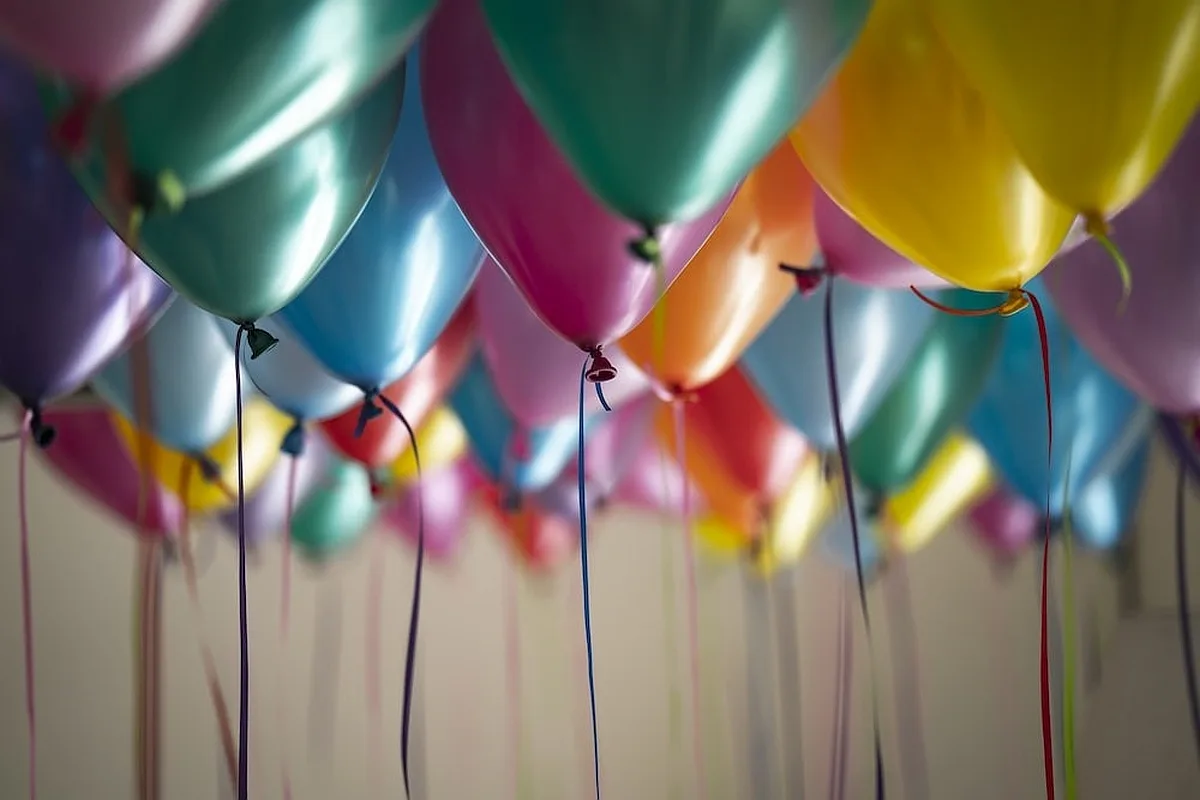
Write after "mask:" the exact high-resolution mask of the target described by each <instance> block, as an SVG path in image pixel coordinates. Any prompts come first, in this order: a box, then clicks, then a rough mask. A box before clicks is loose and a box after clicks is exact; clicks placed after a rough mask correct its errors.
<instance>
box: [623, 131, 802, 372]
mask: <svg viewBox="0 0 1200 800" xmlns="http://www.w3.org/2000/svg"><path fill="white" fill-rule="evenodd" d="M812 207H813V182H812V178H810V177H809V175H808V172H807V171H806V170H805V169H804V166H803V165H802V164H801V163H800V159H799V158H798V157H797V156H796V153H795V151H794V150H793V148H792V147H791V145H789V144H788V143H787V142H786V141H785V142H783V143H781V144H780V145H779V146H778V147H776V148H775V150H774V151H772V153H771V154H770V155H769V156H768V157H767V158H766V160H765V161H763V162H762V164H760V165H759V166H758V167H757V168H756V169H755V170H754V171H753V172H751V173H750V176H749V177H748V178H747V179H746V182H745V183H744V184H742V187H741V189H739V190H738V193H737V196H736V197H735V198H734V199H733V202H732V203H731V204H730V206H729V210H728V211H727V212H726V213H725V217H724V218H723V219H722V220H721V222H720V224H719V225H717V228H716V230H715V231H713V234H712V236H710V237H709V239H708V241H707V242H706V243H705V245H704V247H702V248H701V249H700V252H699V253H697V254H696V255H695V256H694V257H693V258H692V260H691V261H690V262H689V263H688V265H687V268H686V269H684V271H683V272H682V273H681V274H680V275H679V277H678V278H676V280H675V282H674V283H672V284H671V286H670V288H669V289H667V291H666V293H665V294H664V295H663V296H662V297H661V298H660V299H659V301H658V304H657V305H656V306H655V308H654V311H652V312H651V313H650V315H649V316H647V317H646V319H644V320H642V322H640V323H639V324H638V326H637V327H636V328H634V329H633V330H632V331H630V332H629V333H628V334H626V335H625V337H624V338H623V339H621V341H620V346H621V349H622V350H624V351H625V353H626V354H627V355H628V356H629V357H630V358H631V359H633V361H634V362H635V363H636V364H637V365H638V366H639V367H641V368H642V369H643V370H644V371H645V372H647V373H648V374H650V375H652V376H653V377H654V378H655V379H657V380H658V382H659V383H660V384H661V385H663V386H664V387H666V388H667V389H668V390H670V391H672V392H681V391H689V390H691V389H695V388H697V387H699V386H703V385H704V384H706V383H708V382H709V381H711V380H713V379H714V378H716V377H717V376H718V375H720V374H721V373H722V372H724V371H725V370H727V369H728V368H729V367H730V365H732V364H733V363H734V362H735V361H736V360H737V359H738V357H739V356H740V355H741V354H742V351H743V350H745V349H746V347H747V346H748V345H749V344H750V342H752V341H753V340H754V337H755V336H757V335H758V333H759V331H761V330H762V329H763V327H764V326H766V324H767V323H768V322H770V321H771V318H772V317H774V316H775V314H776V313H777V312H778V311H779V309H780V308H782V307H783V304H784V303H786V302H787V299H788V297H789V296H790V295H791V293H792V292H793V291H794V290H795V285H794V283H793V281H792V278H791V277H790V276H789V275H787V274H786V273H784V272H782V271H780V269H779V265H780V263H781V262H782V263H788V264H794V265H798V266H804V265H807V264H808V262H809V260H810V259H811V258H812V256H813V253H814V252H815V251H816V234H815V232H814V228H813V219H812Z"/></svg>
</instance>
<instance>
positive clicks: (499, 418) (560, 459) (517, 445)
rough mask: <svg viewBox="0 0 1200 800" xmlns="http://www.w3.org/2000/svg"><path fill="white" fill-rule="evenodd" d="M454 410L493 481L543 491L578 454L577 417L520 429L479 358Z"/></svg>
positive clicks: (457, 391)
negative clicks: (520, 438)
mask: <svg viewBox="0 0 1200 800" xmlns="http://www.w3.org/2000/svg"><path fill="white" fill-rule="evenodd" d="M450 407H451V409H453V411H454V413H455V414H456V415H458V418H459V419H460V420H461V421H462V424H463V428H464V429H466V432H467V439H468V440H469V441H470V443H471V451H472V452H473V453H474V454H475V458H476V460H477V462H478V463H479V465H480V466H481V467H482V468H483V469H484V471H485V472H486V473H487V474H488V476H489V477H490V478H491V479H492V480H494V481H496V482H497V483H500V484H502V485H504V486H507V487H510V488H512V489H516V490H519V491H522V492H533V491H537V490H539V489H543V488H545V487H546V486H548V485H549V484H550V483H552V482H553V481H554V479H555V478H557V477H558V475H559V473H561V472H562V470H563V467H565V466H566V465H567V463H568V462H569V461H570V460H571V459H572V458H574V457H575V455H576V454H577V453H578V449H579V420H578V419H577V418H576V417H566V418H564V419H562V420H561V421H559V422H555V423H554V424H552V425H547V426H545V427H540V428H533V429H530V430H526V431H519V430H518V427H517V424H516V422H515V420H514V419H513V417H512V415H511V414H510V413H509V412H508V410H507V409H506V408H505V407H504V405H503V404H502V403H501V401H500V395H499V393H497V391H496V386H495V384H493V383H492V377H491V375H489V374H488V371H487V367H486V366H485V365H484V362H483V357H482V356H481V355H479V354H476V356H475V357H474V358H473V359H472V360H471V363H470V364H469V365H468V366H467V369H466V371H465V372H464V373H463V375H462V377H461V378H459V381H458V384H457V385H456V386H455V387H454V391H453V392H451V393H450ZM592 421H593V418H592V417H588V418H585V420H584V428H585V430H584V434H585V435H586V434H587V433H588V429H590V428H591V427H592ZM518 435H522V436H523V438H524V441H523V442H521V441H519V440H518V439H517V438H516V437H517V436H518Z"/></svg>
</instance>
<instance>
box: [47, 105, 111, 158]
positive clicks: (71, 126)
mask: <svg viewBox="0 0 1200 800" xmlns="http://www.w3.org/2000/svg"><path fill="white" fill-rule="evenodd" d="M102 100H103V98H102V97H101V95H100V93H99V92H96V91H94V90H91V89H85V90H84V91H82V92H80V93H79V94H78V95H77V96H76V97H75V99H74V101H73V102H72V103H71V105H70V107H69V108H67V110H66V113H64V114H63V115H62V116H61V117H59V118H58V121H57V122H55V123H54V128H53V130H52V131H51V136H52V137H53V140H54V143H55V145H57V146H58V148H59V149H60V150H62V151H63V153H64V154H65V155H66V156H67V158H69V159H74V158H78V157H79V156H81V155H83V154H84V152H86V150H87V140H88V133H89V132H90V131H91V128H92V122H93V120H94V119H95V116H96V111H97V110H98V109H99V108H100V104H101V102H102Z"/></svg>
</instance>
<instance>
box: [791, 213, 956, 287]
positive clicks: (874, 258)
mask: <svg viewBox="0 0 1200 800" xmlns="http://www.w3.org/2000/svg"><path fill="white" fill-rule="evenodd" d="M813 218H814V222H815V224H816V228H817V242H818V244H819V246H820V249H821V254H822V255H823V256H824V258H825V266H826V268H827V269H828V270H829V271H830V272H831V273H833V274H834V275H840V276H842V277H844V278H846V279H847V280H851V281H854V282H855V283H863V284H866V285H868V286H882V287H885V288H904V287H908V286H916V287H917V288H921V289H932V288H938V287H944V286H946V282H945V281H943V280H942V279H941V278H939V277H937V276H936V275H934V274H933V273H932V272H930V271H928V270H927V269H925V268H923V267H919V266H917V265H916V264H914V263H912V262H911V261H909V260H908V259H906V258H905V257H904V256H902V255H900V254H899V253H897V252H896V251H895V250H893V249H892V248H890V247H888V246H887V245H886V244H884V243H883V242H881V241H879V240H878V239H876V238H875V237H874V236H872V235H871V234H870V233H867V231H866V229H865V228H863V227H862V226H861V225H859V224H858V223H857V222H856V221H855V220H854V218H853V217H851V216H850V215H849V214H847V213H846V212H845V211H843V210H842V209H841V207H840V206H839V205H838V204H837V203H835V202H833V200H831V199H830V198H829V195H827V194H825V192H823V191H821V190H820V189H818V190H817V193H816V197H815V198H814V202H813Z"/></svg>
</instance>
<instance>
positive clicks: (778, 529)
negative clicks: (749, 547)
mask: <svg viewBox="0 0 1200 800" xmlns="http://www.w3.org/2000/svg"><path fill="white" fill-rule="evenodd" d="M834 509H835V496H834V492H833V490H832V487H831V486H830V482H829V481H828V480H826V478H825V470H824V466H823V464H822V461H821V458H820V457H819V456H818V455H817V454H816V453H810V454H809V455H808V457H807V458H806V459H805V460H804V463H803V464H802V465H801V467H800V469H799V470H798V471H797V472H796V475H795V477H794V478H793V479H792V483H791V486H789V487H788V489H787V490H785V491H784V493H783V494H782V496H781V498H780V499H779V500H778V501H777V502H776V503H775V505H774V508H773V509H772V512H771V516H770V519H769V521H768V522H767V526H766V530H765V531H764V535H763V538H762V541H761V542H759V543H758V547H756V548H755V551H754V565H755V566H756V567H757V568H758V570H759V571H760V572H762V573H765V574H770V573H772V572H774V571H776V570H778V569H780V568H782V567H785V566H788V565H790V564H793V563H795V562H796V561H798V560H799V559H800V557H801V556H802V555H804V553H805V552H807V551H808V548H809V546H810V545H811V544H812V541H813V540H814V539H815V538H816V537H817V534H818V533H819V532H820V531H821V528H822V527H823V526H824V525H825V524H826V523H827V522H828V521H829V519H830V517H831V516H832V515H833V512H834Z"/></svg>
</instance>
